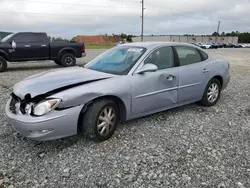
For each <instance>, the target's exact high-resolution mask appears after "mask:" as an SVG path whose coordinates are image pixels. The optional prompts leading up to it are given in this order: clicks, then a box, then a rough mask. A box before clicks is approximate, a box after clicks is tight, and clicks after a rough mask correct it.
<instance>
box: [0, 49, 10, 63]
mask: <svg viewBox="0 0 250 188" xmlns="http://www.w3.org/2000/svg"><path fill="white" fill-rule="evenodd" d="M0 56H2V57H3V58H5V59H6V60H7V61H8V60H9V54H8V53H7V52H5V51H4V50H1V49H0Z"/></svg>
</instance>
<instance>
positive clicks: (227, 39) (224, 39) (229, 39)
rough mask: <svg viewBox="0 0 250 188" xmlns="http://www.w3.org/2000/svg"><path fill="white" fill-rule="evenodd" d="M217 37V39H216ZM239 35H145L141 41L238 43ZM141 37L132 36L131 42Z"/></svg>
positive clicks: (137, 40) (138, 40) (139, 39)
mask: <svg viewBox="0 0 250 188" xmlns="http://www.w3.org/2000/svg"><path fill="white" fill-rule="evenodd" d="M216 38H217V39H216ZM238 40H239V37H234V36H217V37H216V36H184V35H164V36H162V35H150V36H149V35H147V36H143V41H145V42H147V41H169V42H221V43H238ZM140 41H141V37H140V36H137V37H133V42H140Z"/></svg>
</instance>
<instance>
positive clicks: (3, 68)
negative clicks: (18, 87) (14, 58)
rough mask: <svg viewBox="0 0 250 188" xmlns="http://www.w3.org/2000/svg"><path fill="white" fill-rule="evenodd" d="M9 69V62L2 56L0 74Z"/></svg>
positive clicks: (0, 58)
mask: <svg viewBox="0 0 250 188" xmlns="http://www.w3.org/2000/svg"><path fill="white" fill-rule="evenodd" d="M6 69H7V61H6V60H5V59H4V58H3V57H1V56H0V72H4V71H5V70H6Z"/></svg>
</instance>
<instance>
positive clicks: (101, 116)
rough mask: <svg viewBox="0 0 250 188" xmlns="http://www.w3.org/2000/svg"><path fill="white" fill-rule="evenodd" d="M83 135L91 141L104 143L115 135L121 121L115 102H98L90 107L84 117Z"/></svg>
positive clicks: (105, 100) (103, 100)
mask: <svg viewBox="0 0 250 188" xmlns="http://www.w3.org/2000/svg"><path fill="white" fill-rule="evenodd" d="M82 119H83V121H82V128H83V133H84V134H85V136H86V137H87V138H88V139H89V140H93V141H97V142H102V141H105V140H107V139H109V138H110V137H112V135H113V134H114V132H115V130H116V128H117V123H118V119H119V108H118V106H117V104H116V103H115V102H114V101H113V100H109V99H102V100H98V101H96V102H94V103H92V104H90V106H89V107H88V109H87V111H86V112H85V113H84V114H83V117H82Z"/></svg>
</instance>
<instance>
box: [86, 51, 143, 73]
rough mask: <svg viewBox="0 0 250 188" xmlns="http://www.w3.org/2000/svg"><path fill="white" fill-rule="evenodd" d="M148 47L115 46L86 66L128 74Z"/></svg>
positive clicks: (97, 69) (108, 71) (102, 70)
mask: <svg viewBox="0 0 250 188" xmlns="http://www.w3.org/2000/svg"><path fill="white" fill-rule="evenodd" d="M145 51H146V48H142V47H131V46H118V47H114V48H112V49H110V50H107V51H106V52H104V53H102V54H101V55H99V56H97V57H96V58H94V59H93V60H92V61H90V62H89V63H88V64H87V65H85V67H86V68H88V69H92V70H96V71H101V72H106V73H111V74H118V75H125V74H127V73H128V72H129V71H130V70H131V68H132V67H133V66H134V64H135V63H136V62H137V60H138V59H139V58H140V57H141V56H142V55H143V54H144V52H145Z"/></svg>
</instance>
